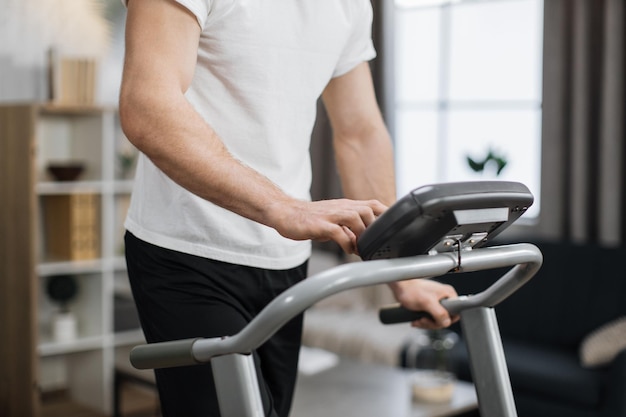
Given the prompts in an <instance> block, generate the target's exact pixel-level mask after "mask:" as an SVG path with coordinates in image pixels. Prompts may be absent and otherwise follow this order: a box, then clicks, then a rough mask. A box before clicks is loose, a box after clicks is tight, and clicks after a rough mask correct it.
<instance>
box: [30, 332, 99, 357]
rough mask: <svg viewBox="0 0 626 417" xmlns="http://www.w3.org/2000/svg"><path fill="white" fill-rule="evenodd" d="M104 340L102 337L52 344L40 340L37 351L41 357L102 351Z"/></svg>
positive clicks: (82, 338)
mask: <svg viewBox="0 0 626 417" xmlns="http://www.w3.org/2000/svg"><path fill="white" fill-rule="evenodd" d="M103 344H104V338H103V337H102V336H88V337H80V338H78V339H76V340H73V341H71V342H62V343H59V342H53V341H47V340H45V339H44V340H42V342H41V343H39V346H38V351H39V355H41V356H53V355H64V354H67V353H77V352H86V351H90V350H96V349H102V346H103Z"/></svg>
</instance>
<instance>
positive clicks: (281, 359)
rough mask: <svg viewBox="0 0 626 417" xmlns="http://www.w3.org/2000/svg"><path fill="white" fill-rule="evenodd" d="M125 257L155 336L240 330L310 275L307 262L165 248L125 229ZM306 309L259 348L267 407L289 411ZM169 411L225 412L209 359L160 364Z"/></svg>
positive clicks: (146, 326)
mask: <svg viewBox="0 0 626 417" xmlns="http://www.w3.org/2000/svg"><path fill="white" fill-rule="evenodd" d="M125 242H126V261H127V264H128V275H129V278H130V284H131V288H132V291H133V296H134V298H135V303H136V305H137V310H138V312H139V318H140V321H141V326H142V328H143V331H144V334H145V337H146V340H147V341H148V342H149V343H152V342H161V341H166V340H177V339H186V338H193V337H220V336H227V335H232V334H235V333H237V332H238V331H239V330H241V329H242V328H243V327H244V326H245V325H246V324H247V323H248V322H250V320H251V319H252V318H253V317H254V316H255V315H257V314H258V313H259V311H261V309H263V307H264V306H265V305H267V303H268V302H270V301H271V300H272V299H274V298H275V297H276V296H277V295H278V294H280V293H281V292H282V291H284V290H285V289H287V288H289V287H291V286H292V285H294V284H296V283H297V282H299V281H300V280H302V279H304V278H305V276H306V268H307V266H306V263H305V264H303V265H301V266H299V267H297V268H294V269H290V270H284V271H282V270H281V271H276V270H265V269H259V268H251V267H245V266H241V265H234V264H229V263H225V262H219V261H214V260H209V259H205V258H202V257H198V256H193V255H188V254H184V253H181V252H177V251H173V250H169V249H164V248H161V247H157V246H154V245H152V244H149V243H147V242H144V241H142V240H140V239H138V238H136V237H135V236H133V235H132V234H131V233H128V232H127V233H126V236H125ZM301 334H302V315H300V316H298V317H297V318H295V319H294V320H292V321H291V322H289V323H287V324H286V325H285V326H284V327H283V328H282V329H281V330H280V331H279V332H278V333H276V335H275V336H274V337H272V338H271V339H270V340H268V341H267V342H266V343H265V344H264V345H263V346H261V347H260V348H259V349H258V350H257V351H256V352H255V353H254V356H255V363H256V367H257V374H258V375H259V380H260V381H259V384H260V387H261V388H260V389H261V397H262V400H263V405H264V408H265V415H267V416H272V417H287V415H288V414H289V410H290V407H291V400H292V396H293V391H294V387H295V381H296V374H297V363H298V352H299V348H300V341H301ZM155 374H156V380H157V387H158V390H159V398H160V401H161V409H162V412H163V415H164V416H165V417H181V416H185V417H194V416H198V417H200V416H201V417H206V416H215V417H217V416H219V408H218V404H217V398H216V394H215V386H214V383H213V376H212V373H211V369H210V365H198V366H188V367H179V368H167V369H159V370H156V371H155Z"/></svg>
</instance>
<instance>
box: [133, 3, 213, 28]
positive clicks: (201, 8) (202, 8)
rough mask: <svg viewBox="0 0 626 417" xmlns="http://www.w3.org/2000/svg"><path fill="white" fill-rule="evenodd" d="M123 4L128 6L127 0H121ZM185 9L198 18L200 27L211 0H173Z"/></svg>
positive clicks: (209, 7) (206, 14)
mask: <svg viewBox="0 0 626 417" xmlns="http://www.w3.org/2000/svg"><path fill="white" fill-rule="evenodd" d="M121 1H122V4H123V5H124V6H128V1H129V0H121ZM174 1H175V2H176V3H178V4H180V5H181V6H183V7H184V8H186V9H187V10H189V11H190V12H191V13H193V15H194V16H195V17H196V20H198V24H199V25H200V27H201V28H203V27H204V24H205V23H206V21H207V18H208V16H209V11H210V10H211V3H212V2H213V0H174Z"/></svg>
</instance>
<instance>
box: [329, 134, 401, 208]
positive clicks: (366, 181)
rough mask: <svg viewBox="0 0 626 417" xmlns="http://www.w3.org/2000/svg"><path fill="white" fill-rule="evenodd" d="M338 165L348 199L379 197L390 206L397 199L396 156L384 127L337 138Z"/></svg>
mask: <svg viewBox="0 0 626 417" xmlns="http://www.w3.org/2000/svg"><path fill="white" fill-rule="evenodd" d="M335 150H336V158H337V166H338V169H339V174H340V177H341V183H342V187H343V191H344V194H345V196H346V197H347V198H354V199H371V198H375V199H378V200H379V201H381V202H382V203H384V204H386V205H391V204H393V203H394V202H395V200H396V183H395V174H394V157H393V148H392V145H391V140H390V138H389V135H388V133H387V130H386V129H385V128H384V126H378V127H373V128H371V129H369V130H368V131H367V132H364V133H363V134H362V135H361V136H360V137H358V138H357V137H352V138H350V137H336V138H335Z"/></svg>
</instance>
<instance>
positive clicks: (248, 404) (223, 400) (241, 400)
mask: <svg viewBox="0 0 626 417" xmlns="http://www.w3.org/2000/svg"><path fill="white" fill-rule="evenodd" d="M211 368H212V371H213V379H214V380H215V390H216V391H217V401H218V403H219V406H220V414H221V416H222V417H264V415H265V413H264V411H263V402H262V401H261V394H260V391H259V380H258V377H257V373H256V368H255V366H254V358H253V356H252V355H243V354H240V353H232V354H229V355H223V356H216V357H214V358H213V359H211Z"/></svg>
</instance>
